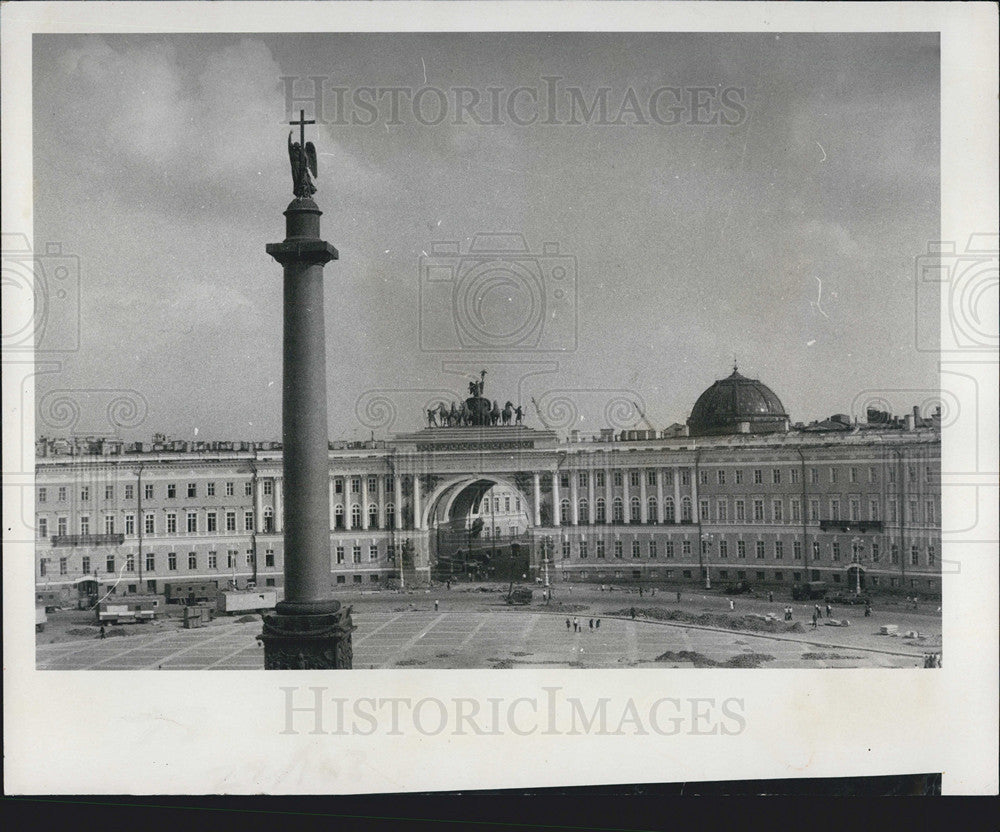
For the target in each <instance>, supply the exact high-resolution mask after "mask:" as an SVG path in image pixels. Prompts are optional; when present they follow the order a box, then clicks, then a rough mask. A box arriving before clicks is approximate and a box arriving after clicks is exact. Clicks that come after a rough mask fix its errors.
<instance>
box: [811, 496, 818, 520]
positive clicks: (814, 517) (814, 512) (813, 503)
mask: <svg viewBox="0 0 1000 832" xmlns="http://www.w3.org/2000/svg"><path fill="white" fill-rule="evenodd" d="M809 520H810V521H811V522H813V523H818V522H819V500H810V501H809Z"/></svg>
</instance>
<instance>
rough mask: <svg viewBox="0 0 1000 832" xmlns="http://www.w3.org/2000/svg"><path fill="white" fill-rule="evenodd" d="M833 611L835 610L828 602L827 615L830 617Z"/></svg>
mask: <svg viewBox="0 0 1000 832" xmlns="http://www.w3.org/2000/svg"><path fill="white" fill-rule="evenodd" d="M832 612H833V610H832V609H831V607H830V605H829V604H827V605H826V617H827V618H829V617H830V613H832Z"/></svg>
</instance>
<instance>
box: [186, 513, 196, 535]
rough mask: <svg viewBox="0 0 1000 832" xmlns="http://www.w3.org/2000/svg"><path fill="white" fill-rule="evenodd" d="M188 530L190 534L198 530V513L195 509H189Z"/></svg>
mask: <svg viewBox="0 0 1000 832" xmlns="http://www.w3.org/2000/svg"><path fill="white" fill-rule="evenodd" d="M187 530H188V534H194V533H195V532H197V531H198V514H197V513H196V512H194V511H189V512H188V515H187Z"/></svg>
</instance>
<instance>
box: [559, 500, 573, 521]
mask: <svg viewBox="0 0 1000 832" xmlns="http://www.w3.org/2000/svg"><path fill="white" fill-rule="evenodd" d="M569 519H570V518H569V500H561V501H560V503H559V522H560V523H568V522H569Z"/></svg>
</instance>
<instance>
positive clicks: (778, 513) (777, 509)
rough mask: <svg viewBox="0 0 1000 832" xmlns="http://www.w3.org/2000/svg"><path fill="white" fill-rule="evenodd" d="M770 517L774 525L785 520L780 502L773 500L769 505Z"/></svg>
mask: <svg viewBox="0 0 1000 832" xmlns="http://www.w3.org/2000/svg"><path fill="white" fill-rule="evenodd" d="M771 516H772V517H773V518H774V522H775V523H782V522H784V520H785V505H784V503H782V502H781V500H774V501H773V502H772V503H771Z"/></svg>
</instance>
